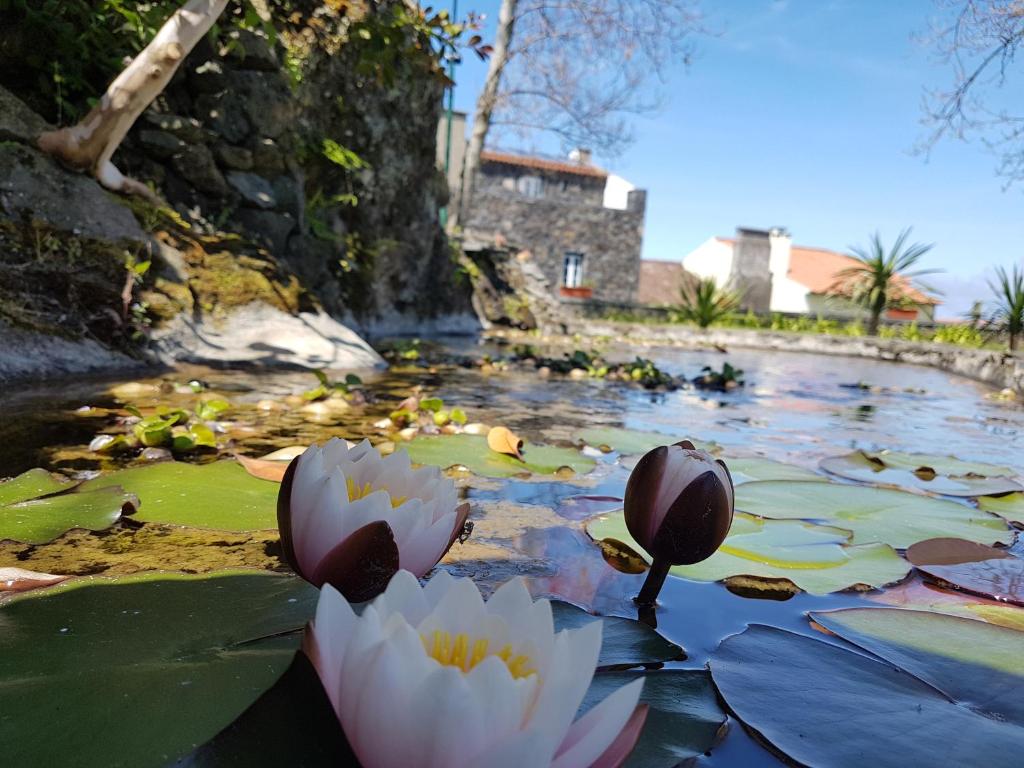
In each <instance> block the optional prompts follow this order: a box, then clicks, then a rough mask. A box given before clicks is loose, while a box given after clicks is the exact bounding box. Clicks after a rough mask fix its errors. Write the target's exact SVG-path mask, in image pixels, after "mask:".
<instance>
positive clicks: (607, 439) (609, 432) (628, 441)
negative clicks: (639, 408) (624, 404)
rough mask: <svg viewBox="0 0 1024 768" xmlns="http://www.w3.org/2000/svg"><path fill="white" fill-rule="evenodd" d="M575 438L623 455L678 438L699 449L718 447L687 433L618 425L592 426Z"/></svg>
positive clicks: (668, 442) (648, 449) (677, 440)
mask: <svg viewBox="0 0 1024 768" xmlns="http://www.w3.org/2000/svg"><path fill="white" fill-rule="evenodd" d="M575 439H576V440H582V441H583V442H584V443H586V444H587V445H590V446H593V447H594V448H600V447H602V446H607V447H608V448H610V449H611V450H613V451H618V452H619V453H621V454H623V455H635V454H641V453H647V452H648V451H653V450H654V449H655V448H657V447H658V446H660V445H672V444H673V443H678V442H679V441H680V440H690V442H692V443H693V444H694V445H695V446H697V448H698V449H699V450H702V451H709V452H712V453H714V452H716V451H718V450H719V447H718V446H717V445H715V444H714V443H706V442H702V441H699V440H693V439H692V438H691V437H690V436H689V435H687V434H678V435H667V434H663V433H661V432H640V431H637V430H635V429H621V428H619V427H593V428H589V429H584V430H580V431H579V432H577V433H576V435H575Z"/></svg>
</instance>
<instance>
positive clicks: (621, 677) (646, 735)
mask: <svg viewBox="0 0 1024 768" xmlns="http://www.w3.org/2000/svg"><path fill="white" fill-rule="evenodd" d="M638 677H642V678H643V680H644V688H643V692H642V693H641V694H640V701H641V702H642V703H645V704H647V705H648V706H649V707H650V709H649V711H648V713H647V720H646V722H645V723H644V729H643V731H642V732H641V734H640V739H639V741H637V744H636V747H635V748H634V749H633V752H632V753H631V754H630V756H629V758H628V759H627V760H626V762H625V763H624V765H625V766H627V768H629V767H630V766H633V767H635V768H640V767H641V766H643V768H647V767H648V766H650V767H651V768H673V767H674V766H677V765H680V764H682V763H684V762H685V761H686V760H688V759H689V758H692V757H695V756H697V755H700V754H703V753H704V752H707V751H708V750H710V749H711V747H712V746H714V744H715V742H716V741H717V740H718V734H719V731H720V730H721V728H722V726H723V725H724V724H725V713H723V712H722V710H721V709H720V708H719V706H718V703H717V701H716V700H715V691H714V688H713V687H712V685H711V678H710V676H709V675H708V673H707V672H705V671H704V670H695V669H671V670H661V671H655V672H632V671H629V672H601V673H598V674H596V675H594V680H593V682H592V683H591V684H590V689H589V690H588V691H587V694H586V696H585V697H584V699H583V705H582V706H581V707H580V711H581V712H585V711H587V710H589V709H590V708H591V707H592V706H594V705H595V704H597V703H598V702H599V701H601V700H603V699H604V698H605V697H606V696H608V695H609V694H610V693H612V692H613V691H615V690H617V689H618V688H619V687H621V686H623V685H626V684H627V683H630V682H632V681H633V680H636V679H637V678H638Z"/></svg>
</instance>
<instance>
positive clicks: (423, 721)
mask: <svg viewBox="0 0 1024 768" xmlns="http://www.w3.org/2000/svg"><path fill="white" fill-rule="evenodd" d="M409 707H410V710H411V715H412V719H414V720H415V723H416V725H415V730H414V731H413V732H411V733H410V734H408V736H407V738H409V739H410V740H411V741H412V742H413V743H416V744H418V745H419V751H418V753H417V758H416V760H415V762H414V763H412V765H415V766H417V768H435V767H436V768H454V767H455V766H460V765H462V764H464V763H465V762H466V761H467V760H468V759H470V758H471V757H473V756H474V755H477V754H479V753H480V752H482V751H483V750H484V748H485V747H486V746H487V744H488V741H489V732H488V728H487V723H485V722H484V720H483V718H482V717H481V713H480V711H479V708H478V707H477V701H476V698H475V697H474V696H473V695H472V694H471V691H470V688H469V684H468V683H467V681H466V677H465V675H463V674H462V672H460V671H459V670H457V669H455V668H454V667H446V666H438V668H437V669H435V670H434V671H433V672H432V673H430V674H429V675H428V676H427V677H426V678H425V679H424V680H423V681H422V682H421V683H420V685H419V686H417V688H416V689H415V690H414V691H413V694H412V697H411V699H410V703H409ZM368 768H369V766H368Z"/></svg>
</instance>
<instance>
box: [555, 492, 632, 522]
mask: <svg viewBox="0 0 1024 768" xmlns="http://www.w3.org/2000/svg"><path fill="white" fill-rule="evenodd" d="M616 509H622V499H621V498H619V497H618V496H590V495H581V496H568V497H566V498H564V499H562V500H561V501H559V503H558V507H557V508H556V509H555V512H556V513H557V514H559V515H561V516H562V517H567V518H569V519H570V520H586V519H587V518H588V517H593V516H594V515H603V514H607V513H608V512H613V511H614V510H616Z"/></svg>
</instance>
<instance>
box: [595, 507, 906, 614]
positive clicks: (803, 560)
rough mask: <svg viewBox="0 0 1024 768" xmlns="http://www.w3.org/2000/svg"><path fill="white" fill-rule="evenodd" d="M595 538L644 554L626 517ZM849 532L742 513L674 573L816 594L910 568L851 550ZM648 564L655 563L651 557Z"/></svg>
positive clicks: (868, 547)
mask: <svg viewBox="0 0 1024 768" xmlns="http://www.w3.org/2000/svg"><path fill="white" fill-rule="evenodd" d="M587 531H588V533H590V535H591V536H592V537H594V538H595V539H615V540H617V541H619V542H622V543H623V544H625V545H626V546H627V547H629V548H630V549H632V550H634V551H635V552H636V553H637V554H640V555H641V556H643V555H642V553H643V549H641V548H640V546H639V545H638V544H637V543H636V542H635V541H634V540H633V539H632V537H630V535H629V531H628V530H627V529H626V521H625V518H624V517H623V516H622V515H613V516H609V517H605V518H601V519H599V520H597V521H595V522H593V523H591V524H590V525H589V526H588V527H587ZM850 535H851V534H850V532H849V531H846V530H843V529H841V528H834V527H831V526H825V525H816V524H814V523H805V522H802V521H800V520H763V519H761V518H757V517H754V516H752V515H745V514H743V513H738V514H737V515H736V516H735V517H734V518H733V522H732V528H731V529H730V530H729V535H728V537H726V539H725V542H724V543H723V544H722V546H721V547H720V548H719V549H718V551H717V552H715V554H713V555H712V556H711V557H709V558H708V559H707V560H704V561H703V562H700V563H696V564H695V565H677V566H673V567H672V568H671V570H670V571H669V573H672V574H674V575H676V576H682V577H683V578H686V579H693V580H694V581H728V580H730V579H733V578H735V577H754V578H756V579H769V580H773V581H774V580H778V579H786V580H788V581H789V582H791V583H792V584H794V585H795V586H796V587H797V588H799V589H802V590H804V591H806V592H810V593H811V594H815V595H823V594H827V593H829V592H837V591H839V590H843V589H849V588H850V587H854V586H859V585H864V586H868V587H881V586H883V585H885V584H891V583H893V582H896V581H899V580H900V579H902V578H903V577H904V576H906V575H907V572H908V571H909V570H910V567H909V566H908V565H907V564H906V562H905V561H904V560H903V559H902V558H901V557H900V556H899V555H898V554H896V552H895V551H894V550H893V549H892V547H889V546H887V545H885V544H861V545H857V546H848V545H847V542H848V541H849V540H850ZM644 559H645V560H647V561H648V562H649V561H650V558H649V557H645V558H644Z"/></svg>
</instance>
